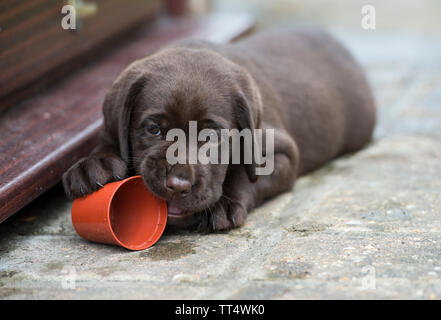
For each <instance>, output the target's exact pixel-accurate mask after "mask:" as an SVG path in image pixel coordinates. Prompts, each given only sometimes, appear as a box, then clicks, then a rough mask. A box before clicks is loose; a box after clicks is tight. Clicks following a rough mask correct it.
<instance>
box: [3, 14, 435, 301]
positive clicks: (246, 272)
mask: <svg viewBox="0 0 441 320" xmlns="http://www.w3.org/2000/svg"><path fill="white" fill-rule="evenodd" d="M429 11H430V10H429ZM357 14H358V13H357ZM331 30H332V31H333V32H334V34H336V35H337V36H338V37H339V38H340V39H341V40H342V41H343V42H344V43H345V44H346V45H347V46H348V47H349V48H350V50H351V51H352V52H353V53H354V54H355V56H356V57H357V58H358V60H359V61H360V62H361V63H362V64H363V66H364V67H365V69H366V71H367V73H368V76H369V80H370V82H371V83H372V86H373V89H374V92H375V96H376V98H377V102H378V106H379V115H378V126H377V128H376V131H375V137H374V140H373V141H372V143H371V144H370V145H369V146H368V147H367V148H365V149H364V150H362V151H361V152H358V153H356V154H354V155H349V156H345V157H342V158H339V159H337V160H335V161H333V162H331V163H329V164H328V165H326V166H325V167H323V168H322V169H320V170H318V171H316V172H314V173H312V174H310V175H308V176H305V177H302V178H301V179H299V180H298V183H297V184H296V186H295V188H294V189H293V190H292V191H291V192H289V193H286V194H283V195H281V196H279V197H277V198H276V199H274V200H272V201H269V202H267V203H266V204H265V205H263V206H262V207H260V208H258V209H256V210H254V211H253V212H252V213H251V214H250V216H249V218H248V220H247V223H246V225H245V226H244V227H242V228H240V229H236V230H233V231H230V232H228V233H217V234H210V235H200V234H198V233H191V232H186V231H180V232H177V231H171V230H167V231H166V233H165V235H164V236H163V238H161V240H160V241H159V242H158V243H157V244H156V245H155V246H154V247H152V248H149V249H147V250H144V251H140V252H130V251H127V250H125V249H122V248H119V247H113V246H107V245H102V244H95V243H90V242H87V241H85V240H83V239H81V238H80V237H79V236H78V235H77V234H76V233H75V231H74V229H73V227H72V224H71V221H70V207H71V202H70V201H68V200H66V198H65V197H64V195H63V192H62V190H61V188H60V187H59V186H57V187H55V188H54V189H53V190H51V191H50V192H48V193H47V194H45V195H44V196H42V197H41V198H39V199H37V200H36V201H35V202H34V203H32V204H31V205H29V206H28V207H26V208H25V209H23V210H22V211H21V212H20V213H18V214H17V215H15V216H14V217H12V218H10V219H9V220H8V221H6V222H5V223H3V224H1V225H0V298H1V299H22V298H25V299H70V298H73V299H85V298H86V299H90V298H92V299H94V298H105V299H106V298H118V299H130V298H134V299H139V298H146V299H224V298H229V299H297V298H306V299H311V298H312V299H314V298H323V299H333V298H337V299H340V298H343V299H354V298H361V299H369V298H380V299H383V298H387V299H397V298H410V299H439V298H441V278H440V276H441V196H440V193H441V41H439V39H440V33H438V32H435V31H434V32H425V33H424V34H412V33H411V32H409V33H403V32H396V31H394V30H386V31H384V30H383V31H382V30H375V31H364V30H362V29H361V28H358V29H357V28H356V27H352V28H340V27H335V28H331ZM431 30H432V29H431Z"/></svg>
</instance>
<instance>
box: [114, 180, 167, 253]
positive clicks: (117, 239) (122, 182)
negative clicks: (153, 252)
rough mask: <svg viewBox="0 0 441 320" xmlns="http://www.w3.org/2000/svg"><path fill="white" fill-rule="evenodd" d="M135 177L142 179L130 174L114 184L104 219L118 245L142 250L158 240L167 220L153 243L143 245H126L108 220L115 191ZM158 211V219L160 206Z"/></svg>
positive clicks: (147, 242) (148, 242)
mask: <svg viewBox="0 0 441 320" xmlns="http://www.w3.org/2000/svg"><path fill="white" fill-rule="evenodd" d="M137 179H141V181H142V177H141V176H140V175H137V176H132V177H128V178H126V179H124V180H121V181H120V183H119V184H118V185H117V186H116V188H114V189H113V190H112V192H111V194H110V200H109V201H108V203H107V207H106V218H107V219H106V220H107V221H106V223H107V226H108V227H109V230H110V232H111V234H112V236H113V238H114V239H115V241H116V242H117V243H118V245H120V246H121V247H124V248H126V249H129V250H143V249H147V248H149V247H151V246H152V245H153V244H155V243H156V242H157V241H158V240H159V238H160V237H161V236H162V233H163V232H164V230H165V225H166V223H167V220H165V222H164V227H163V228H162V230H161V231H160V233H159V236H157V237H155V238H156V240H153V243H151V242H152V241H146V242H145V243H146V245H145V246H130V245H127V244H125V243H123V242H122V241H121V240H120V239H119V238H118V236H117V235H116V234H115V232H114V231H113V227H112V223H111V220H110V213H111V206H112V203H113V200H114V198H115V195H116V193H117V192H118V190H119V189H120V188H121V187H122V186H123V185H125V184H126V183H128V182H129V181H132V180H137ZM146 188H147V187H146ZM149 192H151V191H149ZM157 200H159V201H162V200H160V199H157ZM159 205H161V204H160V203H159ZM158 211H159V213H160V217H159V219H158V220H160V219H161V216H162V212H161V208H159V210H158ZM165 219H167V214H165Z"/></svg>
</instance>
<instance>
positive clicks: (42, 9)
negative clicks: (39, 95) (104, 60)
mask: <svg viewBox="0 0 441 320" xmlns="http://www.w3.org/2000/svg"><path fill="white" fill-rule="evenodd" d="M93 2H94V3H96V6H97V11H96V14H95V15H93V16H90V17H86V18H84V19H82V20H81V25H79V24H78V25H77V29H76V30H75V31H74V30H64V29H63V28H62V27H61V19H62V18H63V15H62V14H61V8H62V6H63V4H65V2H63V1H60V0H45V1H42V0H27V1H15V2H13V3H11V4H10V6H8V7H7V8H5V9H4V10H1V11H0V27H1V32H0V70H2V72H1V73H0V109H5V108H7V107H9V106H11V105H13V104H14V103H15V102H17V101H19V100H20V99H22V98H23V97H24V96H26V95H27V94H29V93H30V92H32V91H35V90H37V89H39V88H41V87H42V84H44V85H47V84H48V83H50V82H51V81H53V80H55V79H57V78H60V77H61V76H63V75H65V74H66V73H67V72H69V71H71V70H72V69H70V68H69V66H71V65H72V63H71V62H72V61H73V60H79V59H81V58H83V55H85V54H87V53H88V52H91V50H92V49H95V48H98V47H100V46H101V45H102V44H103V43H105V42H106V41H109V40H111V39H115V38H117V37H118V36H120V35H121V33H124V32H127V31H128V30H130V29H132V28H134V27H136V26H138V25H139V24H140V23H144V22H145V21H147V20H148V19H150V18H152V17H153V16H155V15H158V14H159V13H160V11H161V10H162V7H163V2H162V1H160V0H128V1H121V0H94V1H93ZM61 71H63V72H61ZM45 75H50V76H48V77H46V78H43V77H44V76H45Z"/></svg>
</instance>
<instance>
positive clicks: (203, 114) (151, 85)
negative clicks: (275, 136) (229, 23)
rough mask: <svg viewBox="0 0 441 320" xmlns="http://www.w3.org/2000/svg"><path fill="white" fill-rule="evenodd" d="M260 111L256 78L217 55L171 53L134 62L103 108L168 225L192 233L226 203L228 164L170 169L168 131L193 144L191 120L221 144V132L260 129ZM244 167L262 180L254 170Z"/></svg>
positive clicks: (182, 50)
mask: <svg viewBox="0 0 441 320" xmlns="http://www.w3.org/2000/svg"><path fill="white" fill-rule="evenodd" d="M261 108H262V107H261V101H260V95H259V92H258V89H257V87H256V85H255V83H254V81H253V79H252V78H251V76H250V75H249V74H248V72H246V71H245V70H244V69H243V68H241V67H239V66H238V65H237V64H234V63H232V62H231V61H229V60H228V59H226V58H224V57H222V56H221V55H219V54H217V53H215V52H214V51H211V50H206V49H189V48H168V49H165V50H163V51H160V52H159V53H157V54H155V55H153V56H150V57H147V58H145V59H143V60H139V61H136V62H134V63H133V64H132V65H130V66H129V67H128V68H127V69H126V70H125V71H124V72H123V73H122V74H121V75H120V76H119V78H118V79H117V80H116V81H115V83H114V85H113V87H112V89H111V91H110V92H109V93H108V94H107V96H106V99H105V102H104V118H105V130H106V131H107V133H108V134H107V135H108V136H110V137H111V139H112V140H113V141H114V143H115V144H116V145H117V147H118V148H119V150H120V155H121V157H122V159H123V160H124V161H126V162H127V163H128V165H129V167H130V168H132V173H133V174H140V175H141V176H142V177H143V180H144V182H145V184H146V185H147V187H148V188H149V189H150V190H151V191H152V192H153V193H154V194H156V195H157V196H159V197H160V198H163V199H165V200H167V203H168V213H169V220H168V221H169V223H170V224H173V225H177V226H181V227H186V226H190V225H193V224H196V223H198V221H199V220H200V219H201V215H203V214H206V213H209V212H210V207H212V206H213V205H214V204H215V203H216V202H217V201H218V200H219V199H220V198H221V196H222V193H223V185H224V180H225V178H226V176H227V171H228V169H229V165H228V164H220V163H219V164H201V163H200V162H198V163H196V164H190V163H189V161H188V157H187V161H186V163H184V164H174V165H172V164H170V163H169V161H167V158H166V154H167V149H168V148H169V147H170V146H171V145H172V144H173V143H174V141H167V140H166V135H167V132H168V131H169V130H171V129H175V128H178V129H182V130H183V131H184V132H185V134H186V137H189V135H190V134H189V126H190V121H196V123H197V130H198V133H199V131H200V130H202V129H210V130H212V131H213V132H214V133H216V134H217V135H218V136H219V137H220V136H221V130H222V129H233V128H236V129H239V130H241V129H251V130H253V129H255V128H258V127H259V126H260V121H261V120H260V118H261ZM187 141H188V140H187ZM200 146H201V143H199V145H198V148H199V147H200ZM218 147H219V149H220V143H219V146H218ZM188 149H189V148H188V144H187V151H188ZM219 154H220V152H219ZM230 156H231V150H230ZM244 166H245V170H246V172H247V175H248V177H249V179H250V181H255V180H256V175H255V164H254V163H251V164H246V165H245V164H244Z"/></svg>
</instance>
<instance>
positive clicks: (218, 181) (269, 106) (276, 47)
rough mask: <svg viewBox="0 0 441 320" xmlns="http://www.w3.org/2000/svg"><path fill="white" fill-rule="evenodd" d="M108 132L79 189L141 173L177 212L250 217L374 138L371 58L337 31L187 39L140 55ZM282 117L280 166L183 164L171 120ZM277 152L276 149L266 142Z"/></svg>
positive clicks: (193, 219)
mask: <svg viewBox="0 0 441 320" xmlns="http://www.w3.org/2000/svg"><path fill="white" fill-rule="evenodd" d="M103 113H104V128H103V131H102V136H101V142H100V144H99V145H98V147H97V148H96V149H95V150H94V151H93V152H92V154H91V155H90V156H89V157H87V158H84V159H81V160H80V161H78V162H77V163H76V164H75V165H73V166H72V167H71V168H70V169H69V170H68V171H67V172H66V173H65V174H64V176H63V184H64V188H65V190H66V193H67V195H68V196H69V197H70V198H77V197H81V196H84V195H87V194H89V193H91V192H93V191H95V190H97V189H98V188H100V187H102V186H103V185H104V184H106V183H108V182H112V181H115V180H119V179H123V178H125V177H127V176H129V175H134V174H139V175H141V176H142V177H143V180H144V182H145V184H146V186H147V187H148V188H149V189H150V190H151V191H152V192H153V193H154V194H156V195H157V196H158V197H160V198H163V199H165V200H167V203H168V217H169V218H168V223H169V224H171V225H175V226H179V227H191V226H195V227H197V228H198V229H199V230H201V231H204V232H210V231H216V230H224V229H231V228H234V227H238V226H241V225H243V224H244V222H245V219H246V217H247V215H248V212H249V211H250V210H252V209H253V208H255V207H256V206H258V205H259V204H260V203H261V202H262V201H263V200H265V199H267V198H270V197H273V196H275V195H278V194H280V193H282V192H284V191H287V190H290V188H292V186H293V184H294V182H295V180H296V177H298V176H299V175H302V174H305V173H307V172H309V171H311V170H313V169H316V168H318V167H320V166H322V165H323V164H325V163H326V162H327V161H329V160H331V159H333V158H335V157H336V156H339V155H341V154H343V153H350V152H354V151H357V150H359V149H360V148H362V147H363V146H364V145H365V144H366V143H367V142H369V140H370V138H371V135H372V131H373V128H374V124H375V113H376V112H375V105H374V101H373V97H372V94H371V90H370V88H369V86H368V84H367V82H366V80H365V77H364V75H363V72H362V70H361V68H360V66H359V65H358V64H357V63H356V62H355V61H354V59H353V58H352V57H351V55H350V54H349V53H348V52H347V51H346V50H345V49H344V48H343V47H342V46H341V45H340V44H339V43H338V42H337V41H336V40H335V39H334V38H332V37H331V36H330V35H329V34H327V33H326V32H324V31H321V30H317V29H305V28H304V29H295V30H292V29H291V30H278V31H271V32H266V33H261V34H257V35H255V36H252V37H249V38H246V39H244V40H241V41H238V42H236V43H233V44H222V45H221V44H213V43H209V42H206V41H197V40H187V41H183V42H179V43H175V44H172V45H170V46H168V47H165V48H162V49H161V50H159V51H158V52H156V53H155V54H153V55H150V56H148V57H146V58H144V59H141V60H138V61H135V62H134V63H132V64H131V65H130V66H128V67H127V68H126V69H125V70H124V71H123V72H122V73H121V75H120V76H119V77H118V78H117V79H116V81H115V82H114V84H113V86H112V88H111V89H110V91H109V92H108V94H107V95H106V97H105V100H104V105H103ZM190 121H197V125H198V130H201V129H203V128H211V129H213V130H221V129H233V128H236V129H239V130H241V129H251V130H253V129H257V128H262V129H268V128H271V129H274V130H275V131H274V163H273V165H274V171H273V172H272V174H270V175H261V176H256V163H255V162H254V161H252V162H251V163H247V164H245V163H243V164H201V163H196V164H190V163H185V164H176V165H170V164H169V163H168V161H167V160H166V152H167V148H168V147H169V146H170V145H171V144H172V142H171V141H167V140H166V139H165V137H166V134H167V132H168V130H170V129H172V128H180V129H182V130H184V131H185V132H188V128H189V122H190ZM263 151H264V152H265V150H263Z"/></svg>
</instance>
